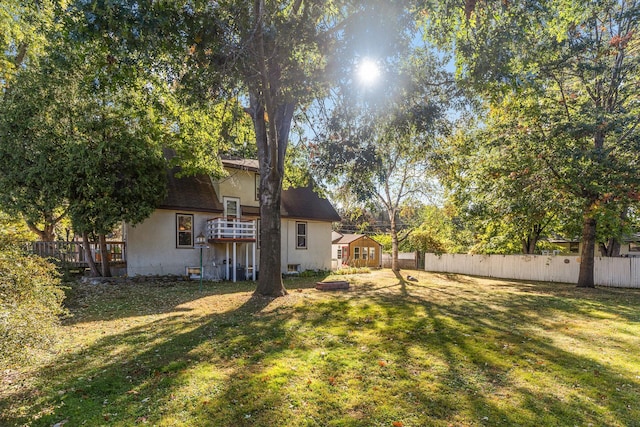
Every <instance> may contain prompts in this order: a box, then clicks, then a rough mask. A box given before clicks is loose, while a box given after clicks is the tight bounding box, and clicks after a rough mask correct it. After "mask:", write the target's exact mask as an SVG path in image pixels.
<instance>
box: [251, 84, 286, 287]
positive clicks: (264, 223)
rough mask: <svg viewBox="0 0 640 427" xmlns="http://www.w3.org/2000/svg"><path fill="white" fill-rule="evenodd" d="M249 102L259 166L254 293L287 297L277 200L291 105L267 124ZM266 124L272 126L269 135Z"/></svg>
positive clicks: (254, 102)
mask: <svg viewBox="0 0 640 427" xmlns="http://www.w3.org/2000/svg"><path fill="white" fill-rule="evenodd" d="M251 102H252V106H251V112H252V115H253V122H254V127H255V131H256V138H257V142H258V144H257V145H258V160H259V163H260V238H261V240H260V263H259V265H260V269H259V272H260V274H259V276H258V286H257V289H256V294H259V295H264V296H272V297H278V296H283V295H286V294H287V291H286V289H285V288H284V284H283V283H282V267H281V265H282V255H281V253H282V252H281V249H282V236H281V233H280V228H281V221H280V219H281V218H280V201H281V193H282V179H283V177H284V153H285V151H286V146H287V143H288V140H289V130H290V128H291V120H292V119H293V110H294V105H293V104H292V103H285V104H281V105H278V106H277V107H276V108H275V113H274V114H272V115H271V120H274V122H275V123H268V122H267V121H266V120H265V111H264V105H263V104H262V103H261V102H260V101H259V100H258V97H257V96H252V97H251ZM267 125H269V126H273V129H271V132H270V131H269V129H268V128H267ZM272 138H273V139H272Z"/></svg>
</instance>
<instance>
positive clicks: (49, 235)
mask: <svg viewBox="0 0 640 427" xmlns="http://www.w3.org/2000/svg"><path fill="white" fill-rule="evenodd" d="M14 80H16V79H14ZM11 89H12V90H11V91H7V92H5V93H4V96H3V99H2V101H1V102H0V186H2V189H3V190H2V192H0V205H1V206H2V208H3V210H4V211H6V212H7V213H10V214H12V215H14V216H15V217H21V218H23V219H24V220H25V221H26V223H27V224H28V225H29V228H30V229H31V230H32V231H33V232H34V233H36V234H37V235H38V237H39V239H40V240H43V241H52V240H54V239H55V227H56V225H57V224H58V223H59V222H60V221H61V220H62V218H63V217H64V215H65V214H66V184H67V178H68V176H67V174H66V169H67V166H68V163H67V160H68V159H67V156H66V153H65V146H64V144H60V143H59V140H58V139H57V136H56V135H57V133H58V131H59V130H60V128H61V123H60V121H59V120H60V115H59V113H60V111H61V110H63V109H64V108H66V106H67V105H68V103H67V101H68V100H69V96H68V95H69V94H70V92H69V90H68V88H67V85H66V81H64V80H63V79H61V77H60V76H59V75H57V74H54V73H41V72H39V71H38V70H37V69H36V68H34V67H29V68H27V69H24V70H22V71H21V78H19V79H17V81H14V82H12V88H11Z"/></svg>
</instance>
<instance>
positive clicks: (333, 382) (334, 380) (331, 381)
mask: <svg viewBox="0 0 640 427" xmlns="http://www.w3.org/2000/svg"><path fill="white" fill-rule="evenodd" d="M329 384H331V385H336V379H335V378H334V377H329Z"/></svg>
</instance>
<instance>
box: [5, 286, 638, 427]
mask: <svg viewBox="0 0 640 427" xmlns="http://www.w3.org/2000/svg"><path fill="white" fill-rule="evenodd" d="M402 286H404V291H403V289H402ZM467 291H469V290H468V289H464V292H463V291H462V290H460V289H459V290H457V291H456V289H454V288H452V289H449V290H447V291H446V292H443V290H441V289H438V288H435V287H430V286H428V285H427V284H423V283H418V284H415V283H413V282H405V283H404V285H402V283H398V284H396V285H393V286H391V287H386V288H377V289H375V290H374V288H373V286H357V287H355V288H354V289H353V290H352V291H350V292H344V293H339V294H326V293H325V294H320V293H316V292H315V291H313V290H309V289H303V292H302V293H301V294H300V295H296V296H294V297H295V298H298V299H296V300H295V302H296V303H295V304H286V298H290V297H285V298H283V299H277V300H271V299H269V298H259V297H251V296H249V295H245V297H244V299H242V300H239V301H238V304H237V306H235V307H234V308H233V309H231V310H228V311H224V312H217V313H212V314H209V315H201V316H190V315H188V313H176V314H169V315H167V316H166V317H164V318H160V319H155V320H153V321H151V322H148V323H145V324H142V325H138V326H135V327H132V328H130V329H129V330H127V331H125V332H122V333H119V334H115V335H111V336H106V337H104V338H102V339H99V340H98V341H96V342H95V344H93V345H91V346H90V347H88V348H85V349H82V350H79V351H77V352H73V353H70V354H68V355H64V356H61V357H60V358H58V360H57V361H56V362H55V363H52V364H51V365H50V366H47V367H45V368H43V369H42V370H41V371H40V372H39V374H38V377H37V378H36V382H35V383H34V384H33V387H31V388H30V389H29V390H23V392H22V393H21V394H14V395H12V396H7V397H6V398H3V401H2V402H1V403H0V408H15V407H16V404H15V403H13V404H12V403H11V402H20V403H21V404H23V405H26V406H27V407H28V413H25V414H23V415H22V416H20V414H16V413H15V412H13V413H11V412H7V411H3V412H2V413H3V414H5V415H2V416H0V423H4V424H6V425H22V424H29V423H30V424H32V425H34V426H38V425H42V426H51V425H53V424H54V423H57V422H61V421H64V420H68V424H67V425H81V424H82V423H83V422H86V425H102V424H112V425H135V424H137V423H139V424H143V423H149V424H160V425H195V426H198V425H202V426H208V425H234V426H272V425H291V426H296V425H344V426H368V425H390V424H391V423H392V422H393V421H402V422H403V423H404V425H434V426H440V425H442V426H446V425H449V424H454V425H465V424H466V425H505V426H511V425H522V426H528V425H530V426H533V425H588V424H589V423H592V424H593V425H632V423H633V421H632V420H637V419H640V413H639V412H638V408H637V405H635V403H634V402H636V401H637V398H638V389H639V387H640V385H639V384H638V380H637V378H634V377H633V375H631V373H630V372H625V371H622V370H621V369H620V368H616V367H615V366H614V365H611V364H607V363H605V362H604V361H603V360H600V359H593V358H590V357H587V356H584V355H581V354H580V353H578V352H573V351H568V350H566V349H561V348H560V347H559V346H558V345H556V344H555V343H554V341H553V340H552V339H550V338H549V336H548V335H546V334H545V333H542V332H537V331H536V330H537V329H542V328H543V327H544V326H545V324H544V323H541V322H543V321H544V320H545V319H547V318H548V317H549V316H553V315H554V314H555V313H557V312H574V311H575V312H576V313H579V314H577V315H579V316H585V315H586V314H585V313H584V312H580V301H579V300H576V299H571V298H567V299H564V298H562V299H561V300H559V301H556V302H554V301H551V302H552V304H549V302H550V298H561V297H556V296H551V297H550V296H549V295H548V294H545V293H540V294H534V293H526V294H522V293H518V292H515V291H514V292H511V293H508V292H502V293H487V292H483V289H478V288H477V287H474V289H473V290H472V291H471V292H467ZM292 298H293V297H292ZM615 305H616V303H615V302H614V301H610V302H602V307H601V309H602V310H604V311H607V310H609V309H611V308H612V307H615ZM625 310H626V308H625ZM534 326H535V327H534ZM538 326H539V328H538ZM574 339H581V338H580V337H578V338H574ZM35 391H38V392H39V393H40V394H39V395H32V393H34V392H35ZM20 403H19V404H18V405H20ZM626 405H630V407H627V406H626ZM16 411H17V412H19V411H20V410H19V409H18V410H16ZM12 414H13V416H12ZM36 414H38V415H36Z"/></svg>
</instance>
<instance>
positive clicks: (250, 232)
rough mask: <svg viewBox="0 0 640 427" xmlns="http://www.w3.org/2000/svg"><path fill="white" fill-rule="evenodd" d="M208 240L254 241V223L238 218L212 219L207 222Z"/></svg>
mask: <svg viewBox="0 0 640 427" xmlns="http://www.w3.org/2000/svg"><path fill="white" fill-rule="evenodd" d="M207 239H208V240H227V241H234V240H235V241H254V240H256V222H255V221H254V220H246V219H238V218H213V219H210V220H207Z"/></svg>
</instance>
